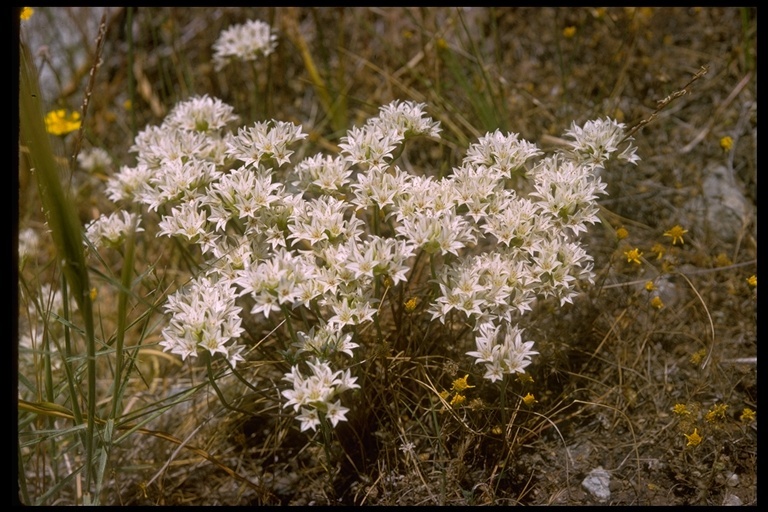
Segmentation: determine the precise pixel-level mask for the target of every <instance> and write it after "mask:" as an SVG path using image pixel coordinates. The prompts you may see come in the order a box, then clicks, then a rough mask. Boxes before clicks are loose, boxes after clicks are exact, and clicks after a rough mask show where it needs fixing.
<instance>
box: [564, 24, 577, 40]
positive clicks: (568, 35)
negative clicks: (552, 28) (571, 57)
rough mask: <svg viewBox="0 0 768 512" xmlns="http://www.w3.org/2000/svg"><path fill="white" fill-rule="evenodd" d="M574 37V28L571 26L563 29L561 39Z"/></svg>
mask: <svg viewBox="0 0 768 512" xmlns="http://www.w3.org/2000/svg"><path fill="white" fill-rule="evenodd" d="M575 35H576V27H574V26H573V25H571V26H570V27H565V28H564V29H563V37H564V38H566V39H570V38H572V37H573V36H575Z"/></svg>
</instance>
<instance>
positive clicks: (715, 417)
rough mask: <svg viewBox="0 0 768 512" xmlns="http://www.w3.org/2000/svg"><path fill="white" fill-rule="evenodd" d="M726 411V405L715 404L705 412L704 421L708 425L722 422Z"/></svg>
mask: <svg viewBox="0 0 768 512" xmlns="http://www.w3.org/2000/svg"><path fill="white" fill-rule="evenodd" d="M726 409H728V405H727V404H717V405H715V406H713V407H712V408H711V409H710V410H709V411H708V412H707V414H706V415H705V416H704V419H705V420H707V421H708V422H709V423H713V422H716V421H722V420H724V419H725V410H726Z"/></svg>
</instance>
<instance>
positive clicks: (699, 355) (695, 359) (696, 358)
mask: <svg viewBox="0 0 768 512" xmlns="http://www.w3.org/2000/svg"><path fill="white" fill-rule="evenodd" d="M706 355H707V349H705V348H703V349H701V350H699V351H698V352H694V353H693V354H691V362H692V363H693V364H699V363H700V362H701V361H702V359H704V356H706Z"/></svg>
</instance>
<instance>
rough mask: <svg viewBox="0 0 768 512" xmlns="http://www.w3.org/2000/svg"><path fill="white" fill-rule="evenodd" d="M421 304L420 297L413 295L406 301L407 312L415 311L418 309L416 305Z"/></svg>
mask: <svg viewBox="0 0 768 512" xmlns="http://www.w3.org/2000/svg"><path fill="white" fill-rule="evenodd" d="M418 305H419V298H418V297H411V298H410V299H408V300H407V301H405V304H404V306H405V312H406V313H413V312H414V310H415V309H416V306H418Z"/></svg>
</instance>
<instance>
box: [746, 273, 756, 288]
mask: <svg viewBox="0 0 768 512" xmlns="http://www.w3.org/2000/svg"><path fill="white" fill-rule="evenodd" d="M747 284H748V285H749V287H750V288H757V276H755V275H751V276H749V277H748V278H747Z"/></svg>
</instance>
